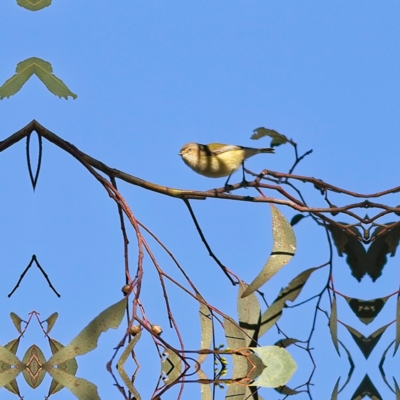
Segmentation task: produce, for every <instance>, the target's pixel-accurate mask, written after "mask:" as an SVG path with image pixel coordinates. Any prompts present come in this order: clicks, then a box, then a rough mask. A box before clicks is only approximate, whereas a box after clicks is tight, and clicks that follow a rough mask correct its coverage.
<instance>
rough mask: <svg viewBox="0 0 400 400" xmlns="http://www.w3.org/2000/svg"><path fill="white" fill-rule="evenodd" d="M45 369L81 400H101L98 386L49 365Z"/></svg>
mask: <svg viewBox="0 0 400 400" xmlns="http://www.w3.org/2000/svg"><path fill="white" fill-rule="evenodd" d="M43 368H44V369H45V371H46V372H48V373H49V374H50V375H51V376H52V378H53V379H54V380H56V381H57V382H59V383H60V384H61V385H62V386H64V387H66V388H68V389H69V390H70V391H71V392H72V393H73V394H74V395H75V396H76V397H77V398H78V399H79V400H101V399H100V397H99V395H98V393H97V387H96V385H93V383H91V382H88V381H87V380H86V379H82V378H77V377H76V376H73V375H70V374H68V373H67V372H65V371H63V370H61V369H59V368H52V367H51V366H50V365H49V364H45V365H44V366H43Z"/></svg>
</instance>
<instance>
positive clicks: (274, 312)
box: [259, 267, 321, 337]
mask: <svg viewBox="0 0 400 400" xmlns="http://www.w3.org/2000/svg"><path fill="white" fill-rule="evenodd" d="M319 268H321V267H316V268H309V269H307V270H305V271H303V272H301V273H300V274H299V275H297V276H296V278H294V279H293V280H292V281H291V282H290V283H289V285H288V286H286V287H285V288H283V289H282V290H281V291H280V293H279V295H278V297H277V298H276V299H275V301H274V302H273V303H272V304H271V306H270V307H269V308H268V309H267V310H266V311H265V312H264V314H263V315H262V316H261V326H260V331H259V337H261V336H262V335H263V334H264V333H265V332H267V331H268V330H269V329H270V328H271V327H272V326H273V325H274V324H275V323H276V322H277V321H278V319H279V318H280V317H281V316H282V309H283V307H284V306H285V303H286V301H294V300H296V298H297V296H298V295H299V294H300V292H301V290H302V289H303V287H304V285H305V283H306V282H307V280H308V278H309V277H310V275H311V274H312V273H313V272H314V271H315V270H317V269H319Z"/></svg>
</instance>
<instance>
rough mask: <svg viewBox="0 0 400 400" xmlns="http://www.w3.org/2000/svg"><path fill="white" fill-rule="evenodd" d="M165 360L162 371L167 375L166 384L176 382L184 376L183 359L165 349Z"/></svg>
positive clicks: (162, 363)
mask: <svg viewBox="0 0 400 400" xmlns="http://www.w3.org/2000/svg"><path fill="white" fill-rule="evenodd" d="M164 355H166V358H164V359H163V360H162V362H161V371H162V372H163V373H164V374H165V375H166V379H165V380H164V381H165V382H168V383H169V384H171V383H173V382H175V381H176V380H177V379H178V378H179V377H180V376H181V375H182V359H181V357H179V355H178V354H176V353H175V352H174V351H172V350H170V349H168V350H167V349H165V351H164Z"/></svg>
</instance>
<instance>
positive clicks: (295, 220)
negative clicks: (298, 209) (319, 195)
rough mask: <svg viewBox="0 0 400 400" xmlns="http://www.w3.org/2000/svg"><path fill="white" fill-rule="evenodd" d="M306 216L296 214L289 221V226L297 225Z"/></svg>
mask: <svg viewBox="0 0 400 400" xmlns="http://www.w3.org/2000/svg"><path fill="white" fill-rule="evenodd" d="M305 217H306V216H305V215H303V214H296V215H295V216H294V217H293V218H292V219H291V220H290V225H292V226H295V225H296V224H298V223H299V222H300V221H301V220H302V219H303V218H305Z"/></svg>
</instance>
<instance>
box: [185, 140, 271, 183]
mask: <svg viewBox="0 0 400 400" xmlns="http://www.w3.org/2000/svg"><path fill="white" fill-rule="evenodd" d="M259 153H274V149H271V148H259V149H255V148H252V147H244V146H235V145H232V144H222V143H210V144H200V143H186V144H185V145H184V146H183V147H182V148H181V151H180V152H179V155H180V156H181V157H182V160H183V161H184V162H185V164H186V165H188V166H189V167H190V168H192V170H193V171H195V172H197V173H198V174H200V175H204V176H207V177H209V178H221V177H223V176H227V177H228V179H227V180H226V183H225V186H227V185H228V181H229V178H230V177H231V175H232V173H233V172H235V171H236V170H238V169H239V168H240V166H242V168H243V181H245V179H244V160H246V159H247V158H249V157H252V156H254V155H256V154H259Z"/></svg>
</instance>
